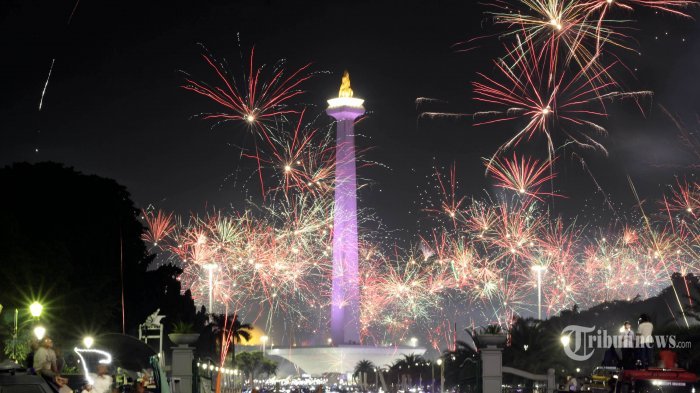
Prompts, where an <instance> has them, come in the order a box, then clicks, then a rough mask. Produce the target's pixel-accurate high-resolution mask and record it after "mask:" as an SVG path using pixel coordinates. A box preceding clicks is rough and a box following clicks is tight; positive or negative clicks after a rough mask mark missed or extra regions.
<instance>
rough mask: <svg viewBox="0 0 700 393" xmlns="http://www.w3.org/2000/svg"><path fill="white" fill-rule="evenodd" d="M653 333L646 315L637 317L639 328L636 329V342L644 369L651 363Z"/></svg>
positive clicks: (651, 325)
mask: <svg viewBox="0 0 700 393" xmlns="http://www.w3.org/2000/svg"><path fill="white" fill-rule="evenodd" d="M653 332H654V325H653V324H652V323H651V321H650V320H649V316H648V315H647V314H642V315H641V316H640V317H639V327H638V328H637V335H638V337H637V340H638V343H639V345H638V347H639V348H640V349H639V355H640V356H639V358H640V360H641V361H642V366H643V367H644V368H647V367H649V365H650V364H651V362H652V359H651V358H652V355H653V353H652V347H653V346H654V337H653V336H652V333H653Z"/></svg>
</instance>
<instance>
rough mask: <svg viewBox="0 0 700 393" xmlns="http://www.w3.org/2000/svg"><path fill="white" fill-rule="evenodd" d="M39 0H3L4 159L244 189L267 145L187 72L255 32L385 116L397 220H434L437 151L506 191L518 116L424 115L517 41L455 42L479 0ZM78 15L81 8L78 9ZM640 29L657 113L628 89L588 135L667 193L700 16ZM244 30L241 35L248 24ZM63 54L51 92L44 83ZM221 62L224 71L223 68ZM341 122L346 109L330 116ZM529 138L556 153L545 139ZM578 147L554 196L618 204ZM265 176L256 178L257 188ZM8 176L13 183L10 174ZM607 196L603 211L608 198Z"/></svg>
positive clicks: (190, 191)
mask: <svg viewBox="0 0 700 393" xmlns="http://www.w3.org/2000/svg"><path fill="white" fill-rule="evenodd" d="M75 5H76V3H75V1H74V0H67V1H64V0H54V1H26V0H6V1H3V2H2V4H1V5H0V20H1V23H0V30H1V32H0V42H2V48H3V51H2V56H0V67H1V70H2V72H1V73H0V78H2V84H0V92H1V93H0V135H1V136H2V142H1V143H0V164H1V165H6V164H10V163H12V162H16V161H32V162H36V161H46V160H51V161H58V162H62V163H65V164H67V165H70V166H74V167H75V168H76V169H77V170H80V171H82V172H85V173H89V174H97V175H100V176H105V177H111V178H115V179H116V180H117V181H119V182H120V183H123V184H124V185H126V186H127V187H128V189H129V190H130V192H131V194H132V196H133V198H134V200H135V201H136V203H137V204H138V205H139V206H141V207H145V206H147V205H149V204H154V205H156V206H158V207H160V208H163V209H166V210H175V211H177V212H179V213H187V212H189V211H202V210H203V209H205V208H206V207H207V206H217V207H226V206H228V205H229V204H233V205H235V206H240V205H241V202H242V197H243V195H244V192H243V191H241V188H242V187H243V184H244V179H245V178H246V177H247V176H249V175H250V173H251V171H252V169H253V167H252V166H251V165H250V163H249V162H247V161H246V160H245V159H241V158H240V150H239V149H238V147H237V146H247V147H250V145H251V143H252V138H251V136H250V134H248V133H247V132H246V130H245V128H244V127H241V126H238V125H235V124H232V123H229V124H226V125H223V126H220V127H215V128H213V129H212V128H211V126H212V123H211V122H208V121H203V120H201V119H197V118H193V115H196V114H198V113H201V112H208V111H213V110H216V109H217V108H216V106H215V105H214V104H213V103H211V102H209V101H208V100H207V99H205V98H203V97H200V96H197V95H194V94H191V93H189V92H187V91H185V90H183V89H181V88H180V85H181V84H182V83H183V75H182V73H180V72H179V70H185V71H187V72H189V73H190V74H192V75H195V76H201V77H210V76H211V72H210V71H209V69H208V68H207V67H206V65H205V64H204V62H203V61H202V59H201V57H200V54H201V48H200V47H199V46H198V43H202V44H204V45H206V47H207V48H208V49H209V50H211V51H212V52H213V53H214V54H215V55H216V56H217V57H219V58H226V59H228V60H229V63H231V64H238V63H239V61H238V59H239V57H240V52H241V48H242V50H243V52H244V53H245V52H247V51H248V50H249V49H250V47H251V46H253V45H255V48H256V54H257V59H258V62H259V63H263V62H264V63H268V64H272V63H274V62H275V61H276V60H277V59H279V58H285V59H287V61H288V64H289V67H290V68H293V67H299V66H301V65H303V64H305V63H307V62H309V61H310V62H313V68H314V70H317V71H328V72H329V73H322V74H319V75H318V76H317V77H315V78H314V79H313V80H312V81H311V82H309V83H308V84H306V85H305V87H306V89H305V90H307V93H306V94H305V95H304V96H302V98H301V99H300V100H299V101H300V102H301V103H304V104H310V105H316V107H313V108H310V110H311V112H313V113H322V112H321V111H322V110H323V109H324V108H325V100H326V99H327V98H330V97H333V96H336V95H337V88H338V86H339V83H340V76H341V74H342V71H343V70H344V69H348V70H349V71H350V73H351V77H352V83H353V89H354V91H355V94H356V96H359V97H362V98H364V99H365V100H366V102H365V106H366V108H367V109H368V110H369V112H370V114H369V117H368V118H367V119H366V120H365V121H363V122H362V123H361V124H360V125H359V127H358V129H359V130H358V133H359V134H362V135H363V137H361V138H359V140H358V145H359V146H360V148H363V149H364V148H368V149H369V151H368V152H367V153H366V158H367V160H370V161H377V162H380V163H382V164H383V165H385V166H386V167H385V166H380V165H377V166H370V167H367V168H363V169H362V170H361V172H360V175H361V176H362V177H364V178H367V179H370V180H371V181H372V183H371V184H372V185H371V187H368V188H366V189H364V190H363V191H362V193H361V198H362V200H361V205H362V206H363V207H366V208H370V209H373V210H375V211H376V212H377V214H378V216H379V217H380V218H381V219H382V221H383V222H384V223H385V224H387V227H388V228H390V229H396V228H404V229H405V231H406V233H407V234H411V233H414V232H415V230H416V229H420V228H419V226H418V225H417V224H416V223H417V221H419V220H420V219H421V218H422V217H423V216H424V213H422V212H420V211H417V210H418V207H420V206H421V198H422V197H421V196H420V195H421V192H422V191H426V190H427V191H429V192H431V189H430V186H429V183H428V181H427V178H426V176H430V175H431V174H432V173H433V171H434V169H433V166H438V167H440V166H447V165H451V164H452V163H453V162H454V163H456V167H457V173H458V176H459V178H460V182H461V187H462V190H463V191H464V193H465V194H475V195H481V194H483V190H484V189H486V190H488V191H493V189H492V188H491V186H490V184H491V183H490V182H489V180H488V179H485V178H484V175H483V164H482V163H481V158H482V157H488V156H490V155H491V154H493V153H494V152H495V150H496V148H497V147H498V146H499V145H500V144H501V143H503V142H504V141H505V140H506V139H507V137H509V136H510V135H512V132H513V131H514V126H513V125H501V126H495V127H476V128H475V127H473V126H472V123H473V121H472V119H471V118H470V117H468V116H466V117H464V118H462V119H457V120H455V119H443V120H440V119H437V120H427V119H421V118H419V115H420V112H421V111H420V110H417V108H416V104H415V100H416V98H417V97H432V98H439V99H442V100H445V101H448V103H447V104H440V105H435V106H432V107H424V108H421V110H430V111H445V112H459V113H472V112H474V111H476V110H478V109H479V108H478V107H477V106H475V105H474V103H473V102H472V100H471V98H472V92H471V86H470V82H471V81H472V80H474V78H475V75H476V72H477V71H484V72H487V73H488V72H489V71H491V70H492V69H493V66H492V65H491V63H490V61H491V59H492V58H493V57H494V56H495V55H496V54H498V53H501V52H502V48H501V47H500V43H499V42H498V40H497V39H496V38H493V39H488V40H483V41H482V47H480V48H477V49H475V50H472V51H469V52H466V53H459V52H457V51H456V50H455V47H454V46H453V45H454V44H456V43H458V42H461V41H464V40H467V39H470V38H473V37H476V36H481V35H485V34H491V33H492V32H493V29H492V28H491V26H490V23H489V21H488V19H487V18H485V17H484V15H483V13H482V11H483V6H480V5H478V4H477V2H475V1H465V0H462V1H442V0H432V1H402V2H398V1H393V2H389V1H353V2H336V1H327V2H317V1H272V0H269V1H224V0H197V1H194V0H192V1H133V0H120V1H94V0H81V1H80V2H79V3H78V4H77V7H75ZM74 7H75V12H74V14H73V17H72V19H71V21H70V24H68V20H69V18H70V15H71V12H72V11H73V9H74ZM623 17H629V18H632V19H636V20H637V22H636V23H634V24H633V25H632V26H633V27H634V28H635V29H636V30H630V31H628V32H627V34H630V35H632V36H633V37H634V38H635V39H636V40H637V42H636V43H635V44H634V45H636V47H637V48H639V50H640V51H641V52H642V54H641V56H640V55H637V54H635V53H633V52H624V51H618V54H619V55H620V57H621V58H622V59H623V60H624V62H625V64H626V65H627V67H628V68H629V69H630V71H631V72H623V71H620V72H619V74H618V75H619V78H620V81H621V82H622V83H623V85H624V86H626V87H628V88H630V89H632V90H646V89H650V90H654V91H655V96H654V98H653V100H649V101H646V102H643V104H642V108H643V109H644V112H645V113H641V112H640V111H639V109H638V108H636V107H635V106H634V105H632V104H630V103H613V104H610V105H609V107H608V110H609V115H610V118H609V119H607V120H604V121H603V123H604V124H605V125H606V126H607V128H608V130H609V131H610V135H609V137H608V138H606V139H604V143H605V145H606V146H607V147H608V149H609V151H610V156H609V157H605V156H603V155H602V154H600V153H592V152H589V153H584V156H585V158H586V160H587V163H588V165H589V166H590V170H591V172H592V173H593V175H594V176H595V177H596V178H597V180H598V181H599V182H600V184H601V186H602V187H603V189H604V190H605V191H606V192H607V193H609V194H610V198H611V200H612V201H613V202H614V203H615V204H616V206H620V209H621V210H625V209H628V208H629V207H630V206H631V205H632V203H633V201H634V199H633V197H632V193H631V192H630V189H629V185H628V181H627V176H628V175H629V176H630V178H631V179H632V180H633V181H634V183H635V185H636V187H637V188H638V191H639V193H640V195H641V196H642V197H643V198H644V199H647V198H648V200H649V203H650V204H651V203H652V201H655V200H657V199H658V198H659V197H660V196H661V194H662V192H663V191H664V189H665V186H666V185H668V184H670V183H673V182H674V175H683V174H686V175H688V176H690V175H691V174H692V170H691V169H689V168H688V167H689V166H691V165H693V164H696V162H694V161H693V160H692V157H691V155H690V154H689V152H688V151H687V149H684V148H683V147H682V146H681V144H680V142H679V139H678V132H677V130H676V129H675V127H674V125H673V123H672V122H671V121H669V119H668V117H666V115H664V114H663V113H662V112H661V111H660V109H659V106H660V105H663V106H665V107H667V108H669V109H670V110H671V111H672V112H673V113H674V114H675V115H677V116H678V117H679V118H680V119H682V120H683V121H684V122H686V124H687V125H688V126H689V127H690V128H693V129H695V128H697V127H698V123H697V121H696V120H695V116H696V114H697V113H699V112H700V111H699V109H700V104H698V103H699V102H700V75H698V71H699V70H700V50H699V49H700V30H699V29H698V25H697V24H696V23H695V22H694V21H689V20H684V19H680V18H678V17H674V16H668V15H656V14H655V13H654V12H636V13H634V14H629V15H623ZM239 34H240V46H239V39H238V36H239ZM52 59H55V65H54V67H53V70H52V75H51V78H50V81H49V84H48V87H47V90H46V95H45V97H44V101H43V109H42V110H41V111H39V110H38V105H39V100H40V98H41V92H42V89H43V87H44V83H45V81H46V78H47V74H48V71H49V67H50V66H51V63H52ZM210 80H211V79H210ZM326 122H328V123H329V122H330V119H327V120H326ZM528 146H529V147H528V148H527V151H530V152H534V153H539V155H540V156H544V154H545V147H544V144H543V143H542V141H541V140H534V141H532V143H530V144H529V145H528ZM573 152H574V151H571V150H567V151H565V152H564V154H563V156H562V157H561V158H560V159H559V161H558V163H557V167H556V169H557V172H559V176H558V178H557V182H556V187H557V191H558V192H559V193H561V194H564V195H567V196H568V197H569V198H568V199H559V200H557V201H556V202H555V204H554V210H555V212H557V213H561V214H564V215H567V216H573V215H575V214H578V215H579V216H581V217H583V218H584V219H588V218H592V217H593V216H594V215H596V216H598V217H600V216H602V217H605V216H606V215H607V216H611V213H610V212H609V210H607V209H606V208H605V204H604V202H603V198H602V197H601V195H600V194H599V193H597V192H596V188H595V186H594V184H593V182H592V180H591V177H590V176H589V174H587V173H586V172H585V171H583V170H582V169H581V166H580V165H579V164H578V162H577V161H576V160H575V159H573V158H572V153H573ZM256 186H257V185H256V184H249V186H247V187H248V188H251V189H254V188H255V187H256ZM3 192H12V191H11V190H3ZM591 212H595V214H592V213H591Z"/></svg>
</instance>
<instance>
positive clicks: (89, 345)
mask: <svg viewBox="0 0 700 393" xmlns="http://www.w3.org/2000/svg"><path fill="white" fill-rule="evenodd" d="M94 343H95V339H94V338H92V337H90V336H86V337H85V338H83V345H85V348H87V349H90V348H92V344H94Z"/></svg>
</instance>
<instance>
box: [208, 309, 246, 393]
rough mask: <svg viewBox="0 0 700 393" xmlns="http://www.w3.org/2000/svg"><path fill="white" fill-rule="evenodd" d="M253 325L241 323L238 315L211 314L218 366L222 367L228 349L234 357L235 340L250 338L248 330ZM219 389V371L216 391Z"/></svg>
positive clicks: (217, 392)
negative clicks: (217, 350)
mask: <svg viewBox="0 0 700 393" xmlns="http://www.w3.org/2000/svg"><path fill="white" fill-rule="evenodd" d="M252 329H253V326H252V325H250V324H249V323H241V321H239V320H238V315H237V314H234V315H233V318H231V317H230V316H229V315H228V314H218V315H212V331H213V332H214V335H215V337H216V338H217V340H219V341H218V345H217V347H218V348H220V349H219V362H220V367H224V365H225V363H226V359H227V357H228V352H229V349H232V350H233V351H232V355H233V359H235V358H236V341H238V342H240V341H241V339H245V340H250V337H251V335H250V331H251V330H252ZM220 391H221V373H219V374H218V376H217V378H216V393H219V392H220Z"/></svg>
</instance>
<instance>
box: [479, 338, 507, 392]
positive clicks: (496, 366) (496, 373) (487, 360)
mask: <svg viewBox="0 0 700 393" xmlns="http://www.w3.org/2000/svg"><path fill="white" fill-rule="evenodd" d="M502 351H503V348H498V347H496V346H492V345H489V346H487V347H486V348H481V381H482V383H483V389H482V392H483V393H501V386H502V385H503V370H502V366H503V360H502V357H503V354H502Z"/></svg>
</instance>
